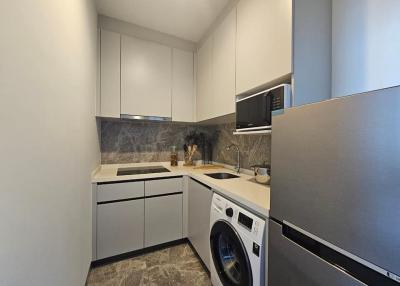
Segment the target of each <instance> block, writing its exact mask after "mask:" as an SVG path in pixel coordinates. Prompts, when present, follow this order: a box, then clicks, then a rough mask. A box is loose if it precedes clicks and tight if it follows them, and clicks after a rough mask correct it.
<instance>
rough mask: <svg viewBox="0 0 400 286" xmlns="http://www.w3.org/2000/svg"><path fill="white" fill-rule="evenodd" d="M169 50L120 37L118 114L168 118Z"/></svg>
mask: <svg viewBox="0 0 400 286" xmlns="http://www.w3.org/2000/svg"><path fill="white" fill-rule="evenodd" d="M171 90H172V49H171V48H170V47H167V46H164V45H160V44H157V43H154V42H150V41H145V40H141V39H138V38H133V37H128V36H124V35H122V38H121V114H128V115H142V116H158V117H171V115H172V114H171V104H172V102H171Z"/></svg>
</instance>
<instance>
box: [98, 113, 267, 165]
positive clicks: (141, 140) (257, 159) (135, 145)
mask: <svg viewBox="0 0 400 286" xmlns="http://www.w3.org/2000/svg"><path fill="white" fill-rule="evenodd" d="M100 129H101V134H100V140H101V162H102V164H115V163H137V162H160V161H169V159H170V151H171V146H176V147H177V151H178V159H179V160H183V158H184V154H183V145H184V143H185V142H184V139H185V137H186V136H187V135H188V134H189V133H190V132H192V131H197V132H202V133H204V134H206V136H207V137H208V138H210V139H211V138H212V146H213V147H212V150H213V161H217V162H221V163H225V164H230V165H234V164H236V153H235V152H234V151H227V150H226V146H227V145H230V144H232V143H233V144H237V145H238V146H239V148H240V151H241V160H242V167H243V168H249V167H250V166H251V165H254V164H261V163H263V162H267V163H269V162H270V146H271V137H270V135H252V136H246V135H240V136H237V135H236V136H234V135H233V134H232V132H233V130H234V129H235V125H234V123H229V124H220V125H208V126H202V125H196V124H194V123H175V122H149V121H123V120H106V119H103V120H102V121H101V128H100ZM200 153H201V150H199V152H198V154H196V156H195V159H200V158H201V154H200Z"/></svg>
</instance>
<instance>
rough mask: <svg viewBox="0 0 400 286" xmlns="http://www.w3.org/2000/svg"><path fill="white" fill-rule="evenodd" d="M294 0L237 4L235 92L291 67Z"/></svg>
mask: <svg viewBox="0 0 400 286" xmlns="http://www.w3.org/2000/svg"><path fill="white" fill-rule="evenodd" d="M291 28H292V0H241V1H240V2H239V3H238V5H237V41H236V43H237V45H236V93H237V94H240V93H243V92H245V91H248V90H250V89H252V88H256V87H258V86H261V85H263V84H266V83H269V82H271V81H273V80H276V79H277V78H279V77H282V76H285V75H288V74H290V73H291V71H292V68H291V65H292V56H291V54H292V52H291V45H292V33H291Z"/></svg>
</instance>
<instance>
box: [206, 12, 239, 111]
mask: <svg viewBox="0 0 400 286" xmlns="http://www.w3.org/2000/svg"><path fill="white" fill-rule="evenodd" d="M213 38H214V40H213V81H212V85H213V98H214V105H213V106H212V109H211V116H212V117H217V116H221V115H226V114H230V113H233V112H235V41H236V8H235V9H233V10H232V11H231V12H230V13H229V14H228V16H227V17H226V18H225V19H224V21H223V22H222V23H221V24H220V25H219V26H218V27H217V28H216V30H215V31H214V34H213Z"/></svg>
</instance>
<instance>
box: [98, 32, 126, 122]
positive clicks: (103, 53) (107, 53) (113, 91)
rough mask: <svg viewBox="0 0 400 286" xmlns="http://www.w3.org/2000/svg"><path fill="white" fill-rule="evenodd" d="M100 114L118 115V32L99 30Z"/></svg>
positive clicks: (103, 115) (119, 39) (117, 116)
mask: <svg viewBox="0 0 400 286" xmlns="http://www.w3.org/2000/svg"><path fill="white" fill-rule="evenodd" d="M100 37H101V39H100V103H101V106H100V114H99V115H100V116H102V117H115V118H119V117H120V113H121V110H120V79H121V78H120V76H121V74H120V44H121V36H120V34H118V33H114V32H109V31H106V30H101V35H100Z"/></svg>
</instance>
